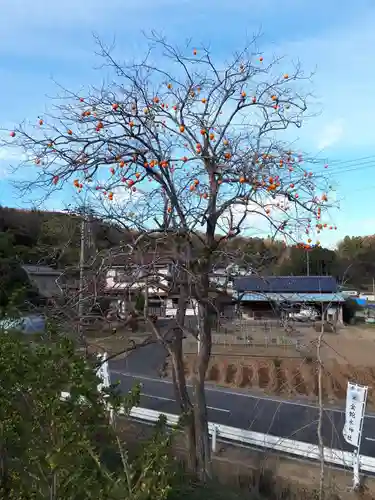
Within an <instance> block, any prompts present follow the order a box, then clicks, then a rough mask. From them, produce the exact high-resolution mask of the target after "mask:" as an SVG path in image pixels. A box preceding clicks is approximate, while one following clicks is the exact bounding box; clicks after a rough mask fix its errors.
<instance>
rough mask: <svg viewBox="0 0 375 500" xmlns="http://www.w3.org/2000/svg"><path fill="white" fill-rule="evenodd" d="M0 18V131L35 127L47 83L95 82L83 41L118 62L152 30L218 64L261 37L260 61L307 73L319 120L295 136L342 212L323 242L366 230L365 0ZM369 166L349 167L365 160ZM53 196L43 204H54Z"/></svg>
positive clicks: (86, 10) (21, 2)
mask: <svg viewBox="0 0 375 500" xmlns="http://www.w3.org/2000/svg"><path fill="white" fill-rule="evenodd" d="M3 4H4V5H2V7H1V18H0V33H1V44H0V60H1V63H2V64H1V67H0V110H1V115H0V116H1V119H0V126H1V128H9V129H11V128H12V126H13V124H14V123H16V124H17V123H19V122H20V121H22V120H23V119H31V120H33V119H36V117H37V116H38V115H41V114H43V112H44V111H45V109H46V107H47V106H48V105H49V102H50V101H49V99H48V96H54V95H56V94H57V93H58V89H57V88H56V84H55V83H54V80H55V81H57V82H58V83H59V84H61V85H63V86H65V87H67V88H69V89H72V90H75V91H79V89H80V88H82V87H85V86H87V85H90V84H100V83H101V82H102V81H103V80H104V79H105V77H106V71H105V70H100V71H98V70H97V69H95V68H97V67H98V66H99V65H100V59H99V58H98V57H97V56H96V55H95V50H97V47H96V46H95V43H94V40H93V33H97V34H98V35H99V36H100V37H101V38H102V39H103V40H104V41H105V42H108V43H111V42H112V41H113V40H114V39H115V41H116V54H117V55H118V56H120V57H122V58H123V59H128V58H131V57H133V56H136V55H137V54H139V53H141V52H142V49H143V48H144V47H145V42H144V40H143V38H142V34H141V32H142V30H144V31H149V30H151V29H155V30H157V31H159V32H162V33H164V34H165V35H166V36H167V37H168V41H170V42H172V43H177V44H178V43H181V44H182V43H184V41H185V40H186V39H187V38H192V40H193V43H194V44H196V45H197V46H199V45H200V44H201V43H204V44H205V45H207V44H210V46H211V50H212V52H213V53H214V55H215V57H216V58H218V59H219V60H225V58H226V57H227V56H229V55H230V54H231V53H232V52H233V51H234V50H236V49H240V48H241V47H242V46H243V45H244V43H245V40H246V37H249V36H251V35H252V34H253V33H255V32H259V30H260V31H261V32H262V33H263V37H262V38H261V40H260V42H259V48H260V49H261V50H262V51H264V53H265V57H267V56H268V55H269V56H271V55H272V54H276V55H279V54H283V55H286V56H287V57H288V58H290V59H291V60H294V61H295V60H300V61H301V63H302V64H303V67H304V68H305V70H306V71H315V75H314V78H313V89H314V95H315V107H314V110H315V111H316V114H317V116H316V117H313V118H311V119H309V121H308V122H307V124H306V125H305V126H304V127H303V128H302V129H301V130H298V131H296V139H298V140H299V144H301V146H302V147H303V149H304V150H307V151H309V152H310V153H311V154H314V155H315V154H319V155H320V157H322V158H324V157H327V158H328V163H330V164H331V165H332V167H330V169H328V171H327V172H331V173H330V175H331V179H332V185H333V186H334V187H335V188H336V197H337V199H338V200H340V210H339V211H335V212H332V214H331V218H332V223H333V224H336V225H337V226H338V231H336V232H334V233H330V234H327V235H326V236H324V237H322V238H321V241H322V244H327V245H333V244H334V243H335V241H336V240H337V239H339V238H342V237H343V236H344V235H345V234H350V235H364V234H373V233H375V215H373V213H374V212H375V197H374V196H373V191H374V190H375V128H374V127H373V107H374V97H373V94H374V82H375V59H374V57H373V53H372V52H373V47H374V46H375V30H374V29H373V26H374V25H375V4H374V2H373V1H372V0H358V1H357V2H356V3H355V4H353V2H349V1H348V0H341V1H339V0H330V1H328V2H327V1H325V2H323V1H322V0H316V1H315V2H306V1H302V0H278V1H276V0H262V1H261V2H259V1H257V2H255V1H252V0H248V1H244V2H241V3H238V2H228V1H223V0H215V1H213V0H206V1H205V2H202V3H197V2H191V1H187V0H180V1H178V2H176V0H158V1H150V0H143V1H142V2H140V1H135V0H107V1H105V2H103V0H91V1H90V2H87V3H85V2H77V1H76V0H65V2H51V1H47V0H34V1H30V0H13V1H12V2H3ZM367 157H368V159H367V160H359V159H360V158H367ZM8 164H9V158H7V154H6V153H4V152H2V151H0V203H1V204H2V205H9V206H16V207H25V200H20V199H19V196H17V195H16V192H15V190H14V189H13V188H12V186H11V183H10V178H9V175H8V172H7V165H8ZM59 201H60V200H59V199H58V195H56V197H55V198H54V199H53V200H50V201H49V202H48V204H47V207H49V208H51V207H53V205H54V204H56V206H58V205H59Z"/></svg>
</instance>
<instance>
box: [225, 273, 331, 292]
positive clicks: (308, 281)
mask: <svg viewBox="0 0 375 500" xmlns="http://www.w3.org/2000/svg"><path fill="white" fill-rule="evenodd" d="M233 287H234V289H235V290H237V292H262V293H270V292H271V293H285V292H287V293H336V292H337V282H336V280H335V278H333V277H332V276H241V277H239V278H236V279H234V283H233Z"/></svg>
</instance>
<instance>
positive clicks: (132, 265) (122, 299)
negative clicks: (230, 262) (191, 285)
mask: <svg viewBox="0 0 375 500" xmlns="http://www.w3.org/2000/svg"><path fill="white" fill-rule="evenodd" d="M178 274H179V270H178V263H176V261H175V258H173V257H172V256H168V255H165V256H163V257H157V256H155V254H145V255H142V256H140V257H138V258H137V257H135V258H134V260H132V261H131V262H130V261H129V257H128V256H127V255H124V256H121V255H120V256H115V257H113V258H112V259H111V260H110V262H109V263H108V264H107V270H106V276H105V286H104V290H105V294H106V295H107V296H108V297H111V299H112V300H113V305H115V306H116V307H117V309H118V310H119V312H120V313H123V314H125V313H126V312H128V311H129V310H132V309H134V307H135V303H136V298H137V295H139V294H142V295H144V296H145V295H146V293H145V292H146V290H147V298H148V309H149V313H150V314H156V315H157V316H174V315H175V314H176V312H177V304H178V299H179V289H178V283H177V280H178ZM210 278H211V283H212V284H213V285H214V286H215V287H217V288H218V290H217V292H213V293H212V296H213V297H214V296H215V308H216V309H217V310H218V311H219V314H223V315H230V314H231V309H233V310H234V307H233V305H232V303H233V300H232V292H233V287H232V285H233V279H232V276H231V275H230V274H229V273H228V270H226V269H224V268H223V269H221V268H220V269H217V270H215V271H214V272H213V273H212V276H211V277H210ZM196 313H197V303H196V301H195V300H194V299H193V298H192V299H191V300H190V301H189V305H188V308H187V311H186V314H187V315H188V316H193V315H196Z"/></svg>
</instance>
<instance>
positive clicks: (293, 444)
mask: <svg viewBox="0 0 375 500" xmlns="http://www.w3.org/2000/svg"><path fill="white" fill-rule="evenodd" d="M61 396H62V398H63V399H67V398H68V397H69V393H68V392H63V393H61ZM120 414H121V412H120ZM162 415H164V417H165V418H166V423H167V425H168V426H170V427H175V426H177V424H178V421H179V416H178V415H174V414H172V413H164V412H158V411H155V410H149V409H148V408H139V407H134V408H132V409H131V410H130V417H131V418H134V419H136V420H140V421H142V422H148V423H156V422H157V421H158V420H159V418H160V417H161V416H162ZM208 431H209V433H210V436H211V443H212V451H213V452H215V451H216V448H217V441H218V440H225V441H230V442H232V443H233V444H235V443H238V444H241V445H245V446H249V447H254V448H264V449H268V450H270V451H271V450H272V451H278V452H280V453H285V454H287V455H292V456H295V457H301V458H304V459H307V460H320V450H319V447H318V446H317V445H314V444H310V443H304V442H302V441H294V440H292V439H287V438H282V437H278V436H273V435H271V434H262V433H260V432H254V431H249V430H245V429H238V428H237V427H230V426H228V425H222V424H216V423H213V422H209V423H208ZM354 459H355V454H354V453H353V452H350V451H342V450H335V449H332V448H324V461H325V462H326V463H329V464H332V465H338V466H341V467H346V468H353V464H354ZM360 469H361V470H362V471H365V472H370V473H375V458H373V457H368V456H366V455H361V456H360Z"/></svg>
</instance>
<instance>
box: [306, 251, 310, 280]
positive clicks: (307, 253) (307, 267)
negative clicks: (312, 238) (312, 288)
mask: <svg viewBox="0 0 375 500" xmlns="http://www.w3.org/2000/svg"><path fill="white" fill-rule="evenodd" d="M306 276H310V253H309V251H308V250H306Z"/></svg>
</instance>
